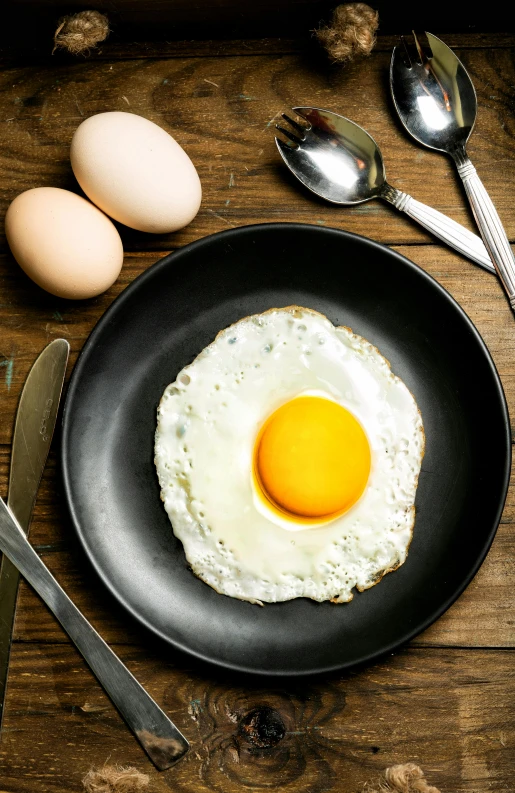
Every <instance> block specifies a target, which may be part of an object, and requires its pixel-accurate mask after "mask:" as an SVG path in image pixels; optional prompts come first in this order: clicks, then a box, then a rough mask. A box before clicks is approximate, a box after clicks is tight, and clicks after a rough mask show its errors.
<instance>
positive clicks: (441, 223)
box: [381, 185, 495, 273]
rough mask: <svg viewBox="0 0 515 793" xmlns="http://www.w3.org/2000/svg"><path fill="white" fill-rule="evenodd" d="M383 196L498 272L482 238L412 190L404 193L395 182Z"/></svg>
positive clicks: (466, 254) (488, 267)
mask: <svg viewBox="0 0 515 793" xmlns="http://www.w3.org/2000/svg"><path fill="white" fill-rule="evenodd" d="M381 197H382V198H384V199H385V200H386V201H388V203H390V204H392V205H393V206H394V207H395V208H396V209H398V210H400V211H401V212H405V213H406V215H409V217H410V218H412V219H413V220H416V221H417V223H419V224H420V225H421V226H423V227H424V228H425V229H427V231H430V232H431V234H434V235H435V237H438V238H439V239H441V240H442V242H445V243H446V244H447V245H450V246H451V248H454V249H455V250H457V251H459V253H461V254H462V255H463V256H466V257H467V259H471V261H473V262H475V263H476V264H479V266H480V267H483V268H484V269H485V270H488V271H489V272H491V273H495V268H494V266H493V264H492V261H491V259H490V256H489V255H488V251H487V249H486V248H485V246H484V244H483V241H482V239H481V237H478V236H477V234H473V233H472V231H469V230H468V229H466V228H465V226H461V225H460V224H459V223H456V221H455V220H451V218H449V217H447V215H443V214H442V213H441V212H438V211H437V210H436V209H433V208H432V207H428V206H427V205H426V204H422V203H421V202H420V201H417V200H416V199H415V198H413V197H412V196H410V195H408V193H403V192H402V191H401V190H397V189H396V188H395V187H392V186H391V185H386V189H385V190H384V191H383V192H382V193H381Z"/></svg>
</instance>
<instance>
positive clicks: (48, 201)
mask: <svg viewBox="0 0 515 793" xmlns="http://www.w3.org/2000/svg"><path fill="white" fill-rule="evenodd" d="M5 232H6V235H7V241H8V243H9V246H10V248H11V251H12V253H13V256H14V258H15V259H16V261H17V262H18V264H19V265H20V267H21V268H22V270H24V271H25V272H26V273H27V275H28V276H29V278H32V280H33V281H35V282H36V283H37V284H38V286H41V287H42V288H43V289H46V291H47V292H50V293H51V294H53V295H57V297H66V298H69V299H71V300H80V299H84V298H87V297H94V296H95V295H98V294H100V293H101V292H104V291H105V290H106V289H107V288H108V287H110V286H111V284H112V283H113V282H114V281H116V279H117V277H118V275H119V273H120V270H121V267H122V264H123V247H122V241H121V239H120V235H119V234H118V231H117V229H116V227H115V226H114V225H113V223H112V222H111V221H110V220H109V218H108V217H106V216H105V215H104V213H103V212H101V211H100V210H99V209H98V208H97V207H96V206H93V204H90V202H89V201H86V199H85V198H81V196H78V195H76V194H75V193H70V192H69V191H68V190H61V189H60V188H58V187H36V188H34V189H33V190H27V191H26V192H25V193H20V195H19V196H17V197H16V198H15V199H14V201H13V202H12V204H11V205H10V206H9V209H8V210H7V214H6V216H5Z"/></svg>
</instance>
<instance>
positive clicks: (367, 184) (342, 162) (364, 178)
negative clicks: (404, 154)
mask: <svg viewBox="0 0 515 793" xmlns="http://www.w3.org/2000/svg"><path fill="white" fill-rule="evenodd" d="M293 110H294V112H295V113H296V114H297V115H298V116H300V117H301V118H303V119H305V120H306V121H307V122H308V126H307V127H303V126H302V125H301V124H295V131H296V133H297V134H298V136H299V139H300V141H301V143H302V145H300V146H297V147H293V146H289V145H288V144H286V143H284V142H283V141H282V140H279V138H276V141H277V146H278V149H279V151H280V153H281V157H282V158H283V160H284V162H285V163H286V165H287V166H288V168H289V169H290V170H291V171H292V172H293V173H294V174H295V176H296V177H297V178H298V179H299V180H300V181H301V182H302V184H304V185H305V186H306V187H307V188H308V189H309V190H311V191H312V192H313V193H316V195H319V196H321V197H322V198H325V199H326V200H327V201H331V202H332V203H333V204H342V205H344V206H352V205H354V204H361V203H363V201H369V200H370V199H371V198H376V197H377V196H379V195H381V192H382V190H383V188H384V185H385V181H386V174H385V169H384V164H383V158H382V155H381V152H380V151H379V147H378V145H377V143H376V142H375V140H374V139H373V138H372V137H371V136H370V135H369V134H368V132H366V131H365V130H364V129H363V128H362V127H360V126H359V125H358V124H355V123H354V122H353V121H350V120H349V119H348V118H344V116H339V115H337V114H336V113H332V112H331V111H329V110H320V109H318V108H315V107H294V108H293ZM290 123H291V122H290ZM283 132H284V130H283ZM288 137H289V136H288Z"/></svg>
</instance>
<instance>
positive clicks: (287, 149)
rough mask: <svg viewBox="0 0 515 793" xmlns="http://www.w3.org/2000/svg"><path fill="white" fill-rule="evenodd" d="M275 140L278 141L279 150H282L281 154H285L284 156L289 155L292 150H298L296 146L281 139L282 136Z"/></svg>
mask: <svg viewBox="0 0 515 793" xmlns="http://www.w3.org/2000/svg"><path fill="white" fill-rule="evenodd" d="M275 142H276V143H277V146H278V148H279V150H280V151H281V154H283V156H284V155H286V156H287V155H288V154H290V153H291V152H292V151H295V150H296V147H295V146H291V145H290V144H289V143H285V142H284V140H281V138H277V137H276V139H275Z"/></svg>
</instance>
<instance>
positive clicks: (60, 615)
mask: <svg viewBox="0 0 515 793" xmlns="http://www.w3.org/2000/svg"><path fill="white" fill-rule="evenodd" d="M0 550H1V551H3V553H5V554H6V556H8V557H9V558H10V560H11V561H12V562H13V564H14V565H16V567H17V568H18V570H19V571H20V573H21V574H22V576H23V577H24V578H25V579H26V581H27V582H28V583H29V584H30V585H31V586H32V587H33V588H34V589H35V590H36V592H37V593H38V594H39V595H40V597H41V598H42V599H43V600H44V602H45V603H46V604H47V606H48V608H49V609H50V611H52V612H53V614H54V615H55V616H56V617H57V619H58V620H59V622H60V623H61V625H62V626H63V628H64V629H65V631H66V632H67V634H68V636H69V637H70V639H71V640H72V641H73V642H74V644H75V645H76V647H77V649H78V650H79V651H80V652H81V653H82V655H83V657H84V660H85V661H86V662H87V663H88V664H89V666H90V667H91V670H92V671H93V672H94V674H95V675H96V677H97V679H98V681H99V682H100V683H101V685H102V686H103V687H104V689H105V691H106V693H107V694H108V695H109V696H110V697H111V699H112V701H113V702H114V704H115V705H116V707H117V708H118V710H119V711H120V713H121V714H122V716H123V718H124V719H125V721H126V722H127V725H128V726H129V727H130V729H131V730H132V731H133V733H134V735H135V736H136V738H137V739H138V741H139V742H140V743H141V745H142V747H143V749H144V750H145V752H146V753H147V754H148V756H149V757H150V759H151V760H152V762H153V763H154V765H155V766H156V767H157V768H158V769H159V770H160V771H164V770H165V769H166V768H170V766H172V765H173V764H174V763H176V762H177V760H179V759H180V758H181V757H182V756H183V755H184V754H185V753H186V752H187V751H188V748H189V744H188V741H187V740H186V738H185V737H184V736H183V735H182V734H181V733H180V732H179V730H178V729H177V727H176V726H175V725H174V724H173V722H171V721H170V719H169V718H168V716H167V715H166V714H165V713H164V712H163V711H162V710H161V708H160V707H159V706H158V705H157V704H156V703H155V702H154V700H153V699H152V698H151V697H150V696H149V695H148V694H147V692H146V691H145V689H144V688H142V686H141V685H140V684H139V683H138V681H137V680H136V678H135V677H133V675H132V674H131V673H130V672H129V670H128V669H127V667H126V666H124V665H123V663H122V662H121V661H120V659H119V658H118V656H116V655H115V654H114V653H113V651H112V650H111V649H110V648H109V647H108V646H107V644H106V643H105V642H104V640H103V639H102V637H101V636H99V634H98V633H97V632H96V630H95V629H94V628H93V627H92V626H91V625H90V624H89V622H88V621H87V620H86V618H85V617H84V616H83V615H82V614H81V612H80V611H79V610H78V608H77V607H76V606H75V605H74V604H73V603H72V601H71V600H70V598H69V597H68V595H67V594H66V593H65V592H64V591H63V589H61V587H60V586H59V584H58V583H57V581H56V580H55V578H54V577H53V575H52V574H51V573H50V571H49V570H48V568H47V567H46V566H45V564H44V563H43V562H42V561H41V559H40V558H39V556H38V555H37V553H36V552H35V551H34V549H33V548H32V546H31V544H30V543H29V541H28V540H27V538H26V537H25V535H24V533H23V531H22V529H21V526H20V525H19V523H18V521H17V520H16V519H15V517H14V515H13V513H12V512H11V511H10V510H9V508H8V507H7V505H6V504H5V502H4V501H3V500H2V499H0Z"/></svg>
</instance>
